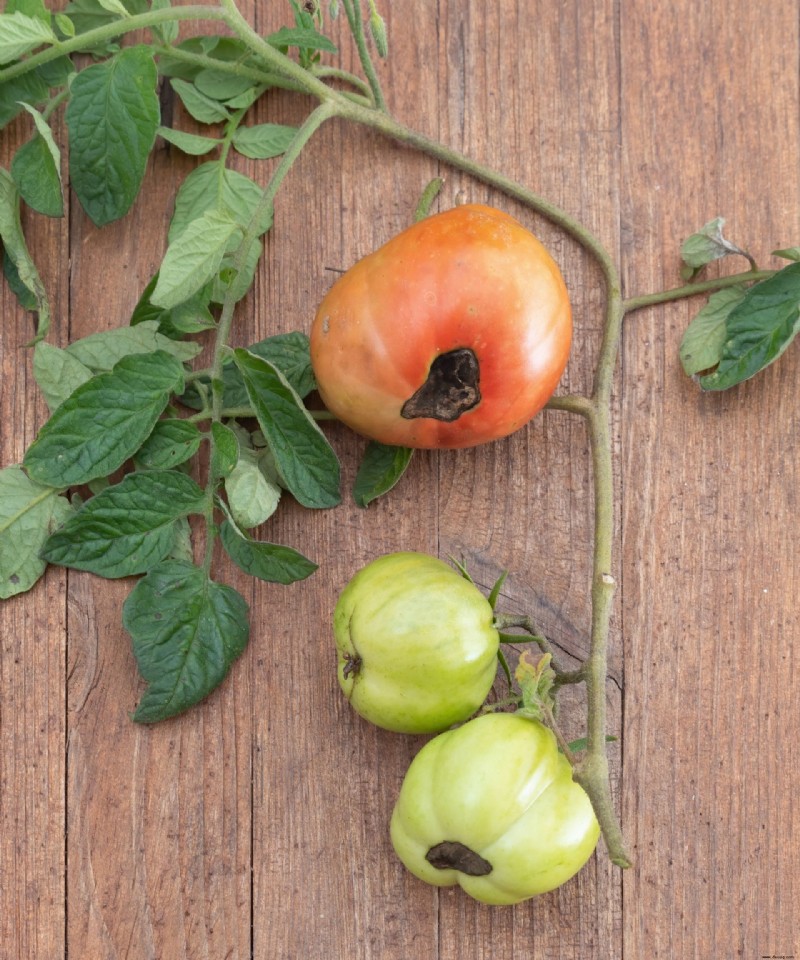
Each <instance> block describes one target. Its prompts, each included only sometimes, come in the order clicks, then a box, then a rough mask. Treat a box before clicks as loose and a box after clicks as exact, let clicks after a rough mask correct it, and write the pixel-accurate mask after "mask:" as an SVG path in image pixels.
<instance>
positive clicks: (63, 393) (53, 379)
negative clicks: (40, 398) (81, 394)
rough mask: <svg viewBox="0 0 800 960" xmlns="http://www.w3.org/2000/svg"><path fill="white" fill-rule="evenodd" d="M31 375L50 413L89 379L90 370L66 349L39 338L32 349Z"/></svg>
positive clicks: (90, 375) (90, 376)
mask: <svg viewBox="0 0 800 960" xmlns="http://www.w3.org/2000/svg"><path fill="white" fill-rule="evenodd" d="M33 376H34V379H35V380H36V383H37V384H38V386H39V389H40V390H41V391H42V393H43V395H44V399H45V401H46V402H47V406H48V407H49V408H50V412H51V413H52V412H53V411H54V410H56V409H57V408H58V407H60V406H61V404H62V403H63V402H64V401H65V400H66V399H67V397H68V396H69V395H70V394H71V393H73V392H74V391H75V390H77V389H78V387H79V386H80V385H81V384H82V383H86V381H87V380H91V378H92V371H91V370H90V369H89V368H88V367H86V366H84V365H83V364H82V363H81V362H80V360H77V359H76V358H75V357H73V356H71V355H70V354H69V353H67V351H66V350H62V349H61V348H60V347H54V346H53V345H52V344H50V343H47V341H45V340H40V341H39V343H37V344H36V348H35V349H34V351H33Z"/></svg>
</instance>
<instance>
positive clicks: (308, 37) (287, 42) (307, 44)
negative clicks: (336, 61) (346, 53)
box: [267, 27, 338, 53]
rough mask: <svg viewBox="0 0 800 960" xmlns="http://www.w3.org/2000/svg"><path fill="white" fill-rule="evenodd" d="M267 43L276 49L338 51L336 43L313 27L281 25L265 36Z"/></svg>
mask: <svg viewBox="0 0 800 960" xmlns="http://www.w3.org/2000/svg"><path fill="white" fill-rule="evenodd" d="M267 43H268V44H269V45H270V46H271V47H275V48H276V49H278V50H286V49H288V48H289V47H299V48H300V49H301V50H324V51H325V52H326V53H337V52H338V51H337V49H336V44H334V43H333V41H332V40H329V39H328V38H327V37H325V36H323V35H322V34H321V33H318V32H317V31H316V30H313V29H298V28H296V27H281V29H280V30H278V31H276V32H275V33H272V34H270V35H269V36H268V37H267Z"/></svg>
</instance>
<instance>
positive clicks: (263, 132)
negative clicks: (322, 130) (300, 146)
mask: <svg viewBox="0 0 800 960" xmlns="http://www.w3.org/2000/svg"><path fill="white" fill-rule="evenodd" d="M296 133H297V127H286V126H283V125H282V124H280V123H258V124H255V125H254V126H252V127H239V128H238V129H237V130H236V132H235V133H234V135H233V145H234V147H236V149H237V150H238V151H239V153H241V154H243V155H244V156H245V157H250V158H251V159H253V160H269V159H270V158H271V157H278V156H280V155H281V154H282V153H286V150H287V148H288V147H289V144H290V143H291V142H292V140H293V139H294V136H295V134H296Z"/></svg>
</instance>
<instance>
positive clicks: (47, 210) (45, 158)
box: [11, 104, 64, 217]
mask: <svg viewBox="0 0 800 960" xmlns="http://www.w3.org/2000/svg"><path fill="white" fill-rule="evenodd" d="M23 106H24V108H25V109H26V110H27V111H28V113H30V114H31V116H32V117H33V120H34V123H35V125H36V133H35V134H34V136H33V139H32V140H29V141H28V142H27V143H24V144H23V145H22V146H21V147H20V148H19V150H17V152H16V154H15V155H14V159H13V160H12V161H11V176H12V177H13V178H14V182H15V183H16V185H17V189H18V190H19V193H20V196H21V197H22V199H23V200H24V201H25V203H27V204H28V206H29V207H31V208H32V209H34V210H36V211H37V212H38V213H43V214H44V215H45V216H47V217H61V216H63V214H64V198H63V196H62V193H61V151H60V150H59V149H58V146H57V145H56V142H55V140H54V139H53V134H52V133H51V131H50V127H48V125H47V121H46V120H45V119H44V118H43V117H42V115H41V114H40V113H39V111H38V110H34V109H33V107H31V106H29V105H28V104H23Z"/></svg>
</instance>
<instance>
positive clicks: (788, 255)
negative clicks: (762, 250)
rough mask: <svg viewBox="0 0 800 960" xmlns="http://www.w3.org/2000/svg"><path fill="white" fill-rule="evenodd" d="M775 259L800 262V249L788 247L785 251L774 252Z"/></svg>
mask: <svg viewBox="0 0 800 960" xmlns="http://www.w3.org/2000/svg"><path fill="white" fill-rule="evenodd" d="M772 256H773V257H782V258H783V259H784V260H794V261H798V260H800V247H787V248H786V249H785V250H773V251H772Z"/></svg>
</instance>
